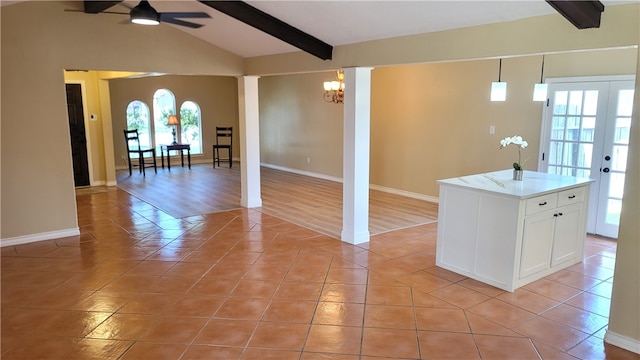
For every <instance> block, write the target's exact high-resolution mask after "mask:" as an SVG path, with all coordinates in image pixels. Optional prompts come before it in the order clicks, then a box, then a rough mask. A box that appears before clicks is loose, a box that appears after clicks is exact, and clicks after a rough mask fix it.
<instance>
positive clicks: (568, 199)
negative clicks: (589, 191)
mask: <svg viewBox="0 0 640 360" xmlns="http://www.w3.org/2000/svg"><path fill="white" fill-rule="evenodd" d="M585 193H586V191H585V188H584V186H583V187H579V188H575V189H569V190H564V191H561V192H559V193H558V206H564V205H570V204H575V203H579V202H583V201H584V200H585V199H584V197H585Z"/></svg>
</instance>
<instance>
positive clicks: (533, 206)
mask: <svg viewBox="0 0 640 360" xmlns="http://www.w3.org/2000/svg"><path fill="white" fill-rule="evenodd" d="M557 197H558V196H557V194H556V193H553V194H547V195H542V196H538V197H534V198H531V199H529V200H527V203H526V205H525V209H526V210H525V211H526V215H531V214H537V213H539V212H541V211H545V210H549V209H553V208H555V207H556V200H557Z"/></svg>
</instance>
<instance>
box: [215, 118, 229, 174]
mask: <svg viewBox="0 0 640 360" xmlns="http://www.w3.org/2000/svg"><path fill="white" fill-rule="evenodd" d="M232 147H233V127H221V126H216V143H215V144H213V168H214V169H215V168H216V162H217V163H218V166H220V161H228V162H229V168H231V164H232V159H233V156H232V155H233V151H232V150H231V149H232ZM220 150H227V155H228V157H226V158H220ZM223 155H224V154H223Z"/></svg>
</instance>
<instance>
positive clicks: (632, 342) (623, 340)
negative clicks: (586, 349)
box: [604, 330, 640, 354]
mask: <svg viewBox="0 0 640 360" xmlns="http://www.w3.org/2000/svg"><path fill="white" fill-rule="evenodd" d="M604 342H606V343H607V344H611V345H613V346H617V347H619V348H623V349H625V350H628V351H631V352H633V353H636V354H640V340H638V339H632V338H630V337H628V336H624V335H620V334H616V333H614V332H613V331H611V330H607V332H606V333H605V334H604Z"/></svg>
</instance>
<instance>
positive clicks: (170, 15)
mask: <svg viewBox="0 0 640 360" xmlns="http://www.w3.org/2000/svg"><path fill="white" fill-rule="evenodd" d="M84 3H85V10H84V12H85V13H87V14H99V13H102V14H118V15H129V16H130V19H131V22H132V23H134V24H140V25H158V24H160V23H161V22H164V23H169V24H174V25H180V26H186V27H189V28H192V29H197V28H200V27H202V24H196V23H193V22H190V21H186V20H181V19H204V18H211V16H210V15H209V14H207V13H206V12H158V11H156V9H154V8H153V7H152V6H151V4H149V1H146V0H142V1H140V3H139V4H138V5H136V6H135V7H133V8H131V7H129V6H128V5H127V4H125V3H123V2H122V1H85V2H84ZM118 3H122V5H124V6H126V7H128V8H129V9H130V10H131V11H130V12H129V13H123V12H114V11H105V10H106V9H107V8H109V7H111V6H113V5H115V4H118ZM67 11H75V10H67Z"/></svg>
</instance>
